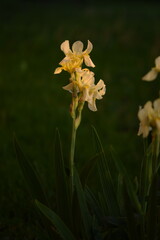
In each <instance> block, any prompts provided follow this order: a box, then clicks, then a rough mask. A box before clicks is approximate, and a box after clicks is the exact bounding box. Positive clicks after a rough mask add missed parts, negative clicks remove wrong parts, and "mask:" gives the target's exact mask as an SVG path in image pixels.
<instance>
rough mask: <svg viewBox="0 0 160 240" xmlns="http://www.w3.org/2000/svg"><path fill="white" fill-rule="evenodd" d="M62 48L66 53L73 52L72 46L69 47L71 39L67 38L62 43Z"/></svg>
mask: <svg viewBox="0 0 160 240" xmlns="http://www.w3.org/2000/svg"><path fill="white" fill-rule="evenodd" d="M61 50H62V51H63V52H64V54H65V55H66V54H68V53H69V52H71V50H70V47H69V41H68V40H66V41H64V42H63V43H62V44H61Z"/></svg>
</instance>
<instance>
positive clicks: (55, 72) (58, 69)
mask: <svg viewBox="0 0 160 240" xmlns="http://www.w3.org/2000/svg"><path fill="white" fill-rule="evenodd" d="M61 72H62V68H61V67H58V68H56V70H55V71H54V74H58V73H61Z"/></svg>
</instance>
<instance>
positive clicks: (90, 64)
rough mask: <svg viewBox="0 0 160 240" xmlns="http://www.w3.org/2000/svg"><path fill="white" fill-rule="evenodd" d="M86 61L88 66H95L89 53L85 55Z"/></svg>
mask: <svg viewBox="0 0 160 240" xmlns="http://www.w3.org/2000/svg"><path fill="white" fill-rule="evenodd" d="M84 62H85V64H86V66H88V67H95V65H94V63H93V62H92V60H91V58H90V56H89V55H84Z"/></svg>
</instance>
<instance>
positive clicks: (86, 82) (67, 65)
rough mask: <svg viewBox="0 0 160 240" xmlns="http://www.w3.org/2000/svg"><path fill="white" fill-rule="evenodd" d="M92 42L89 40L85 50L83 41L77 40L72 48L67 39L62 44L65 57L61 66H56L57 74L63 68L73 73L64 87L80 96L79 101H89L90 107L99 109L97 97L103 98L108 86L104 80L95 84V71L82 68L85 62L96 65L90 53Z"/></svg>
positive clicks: (91, 65)
mask: <svg viewBox="0 0 160 240" xmlns="http://www.w3.org/2000/svg"><path fill="white" fill-rule="evenodd" d="M92 48H93V46H92V43H91V42H90V41H88V46H87V49H86V50H85V51H83V43H82V42H81V41H76V42H75V43H74V44H73V45H72V50H71V49H70V46H69V41H68V40H66V41H64V42H63V43H62V44H61V50H62V51H63V52H64V54H65V57H64V59H63V60H62V61H61V62H60V63H59V64H60V65H61V67H58V68H56V70H55V72H54V73H55V74H58V73H61V72H62V70H64V71H67V72H69V73H70V74H71V77H70V83H69V84H68V85H66V86H64V87H63V89H65V90H67V91H69V92H71V93H72V96H74V98H75V97H78V103H84V102H85V101H86V102H88V107H89V109H90V110H92V111H97V107H96V102H95V101H96V99H102V96H103V95H104V94H105V91H106V86H105V84H104V82H103V80H99V82H98V83H97V84H95V78H94V73H93V72H91V71H90V70H89V69H87V68H85V69H82V64H83V62H84V63H85V65H86V66H88V67H95V65H94V63H93V62H92V60H91V58H90V56H89V54H90V52H91V51H92Z"/></svg>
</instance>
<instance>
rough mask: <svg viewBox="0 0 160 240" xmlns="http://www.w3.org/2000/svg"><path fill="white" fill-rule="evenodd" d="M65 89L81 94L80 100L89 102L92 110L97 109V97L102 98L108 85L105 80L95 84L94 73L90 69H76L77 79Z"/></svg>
mask: <svg viewBox="0 0 160 240" xmlns="http://www.w3.org/2000/svg"><path fill="white" fill-rule="evenodd" d="M63 89H65V90H67V91H69V92H71V93H73V91H76V93H78V94H79V97H80V101H82V102H85V101H86V102H88V107H89V109H90V110H92V111H97V107H96V99H102V96H103V95H104V94H105V92H106V86H105V84H104V82H103V80H101V79H100V80H99V82H98V83H97V84H96V85H95V78H94V73H93V72H91V71H89V70H88V69H76V78H75V81H72V82H71V83H69V84H68V85H66V86H65V87H63Z"/></svg>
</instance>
